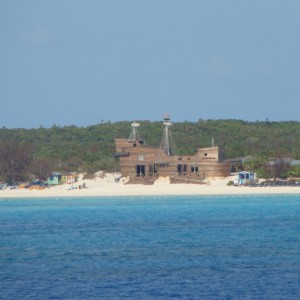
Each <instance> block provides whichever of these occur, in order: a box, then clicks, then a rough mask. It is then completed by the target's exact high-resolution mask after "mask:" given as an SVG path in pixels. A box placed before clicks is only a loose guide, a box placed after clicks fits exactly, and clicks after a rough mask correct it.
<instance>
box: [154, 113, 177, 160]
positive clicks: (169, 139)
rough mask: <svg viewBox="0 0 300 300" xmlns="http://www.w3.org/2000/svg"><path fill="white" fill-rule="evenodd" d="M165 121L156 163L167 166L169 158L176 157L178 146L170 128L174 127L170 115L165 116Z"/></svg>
mask: <svg viewBox="0 0 300 300" xmlns="http://www.w3.org/2000/svg"><path fill="white" fill-rule="evenodd" d="M163 120H164V123H163V124H164V130H163V136H162V140H161V143H160V147H159V152H158V156H157V158H156V163H157V164H162V165H166V164H167V163H168V156H172V155H176V145H175V142H174V140H173V136H172V133H171V128H170V127H171V126H172V123H171V122H170V120H171V118H170V115H169V114H167V113H165V114H164V115H163Z"/></svg>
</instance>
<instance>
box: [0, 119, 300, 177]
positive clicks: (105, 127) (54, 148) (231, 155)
mask: <svg viewBox="0 0 300 300" xmlns="http://www.w3.org/2000/svg"><path fill="white" fill-rule="evenodd" d="M137 122H139V123H140V127H139V132H140V135H141V136H142V138H143V139H144V141H145V143H146V144H147V145H149V146H153V147H158V146H159V144H160V140H161V137H162V133H163V123H162V122H151V121H138V120H137ZM130 131H131V122H129V121H122V122H115V123H112V122H103V123H101V124H96V125H93V126H87V127H77V126H64V127H61V126H59V125H53V126H52V127H51V128H44V127H39V128H35V129H34V128H33V129H22V128H17V129H8V128H5V127H2V128H1V129H0V181H3V182H8V183H12V182H20V181H25V180H31V179H32V178H38V179H41V180H43V179H46V178H47V177H48V176H49V175H50V174H51V173H52V172H53V171H56V172H86V173H90V174H93V173H94V172H96V171H99V170H103V171H110V172H115V171H118V170H119V165H118V161H117V160H116V158H115V157H114V156H113V154H114V152H115V145H114V138H115V137H119V138H127V137H129V134H130ZM171 132H172V135H173V138H174V140H175V143H176V146H177V151H178V154H182V155H192V154H193V153H194V152H195V151H196V149H197V148H200V147H207V146H211V143H212V138H213V139H214V144H215V145H224V146H225V149H226V155H227V159H232V160H234V159H238V158H244V157H248V158H249V159H248V160H246V161H245V162H244V163H242V164H236V165H235V166H234V168H235V171H237V170H243V169H247V168H248V169H249V168H251V169H253V170H254V171H256V172H258V174H259V175H260V176H264V177H272V176H275V175H278V176H280V177H284V176H300V170H299V167H294V168H291V167H290V166H288V165H286V164H284V163H283V158H285V157H289V158H293V159H296V160H299V159H300V122H294V121H287V122H269V121H264V122H259V121H257V122H246V121H242V120H203V119H199V120H198V121H197V122H188V121H185V122H175V123H173V126H172V127H171ZM272 159H273V160H274V159H277V161H278V162H279V163H278V170H279V171H278V170H274V168H273V170H270V169H268V168H267V167H266V163H267V162H268V161H270V160H272ZM274 172H275V173H274ZM274 174H275V175H274Z"/></svg>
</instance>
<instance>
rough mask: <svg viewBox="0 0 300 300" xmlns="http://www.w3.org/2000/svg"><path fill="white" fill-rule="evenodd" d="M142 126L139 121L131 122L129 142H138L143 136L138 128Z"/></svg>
mask: <svg viewBox="0 0 300 300" xmlns="http://www.w3.org/2000/svg"><path fill="white" fill-rule="evenodd" d="M139 126H140V124H139V123H136V122H135V121H134V122H133V123H131V132H130V135H129V138H128V141H129V142H136V141H140V140H141V136H140V133H139V130H138V127H139Z"/></svg>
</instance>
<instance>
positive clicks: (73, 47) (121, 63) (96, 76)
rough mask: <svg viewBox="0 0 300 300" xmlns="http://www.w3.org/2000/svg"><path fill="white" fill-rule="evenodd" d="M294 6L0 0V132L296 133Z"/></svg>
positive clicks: (289, 0)
mask: <svg viewBox="0 0 300 300" xmlns="http://www.w3.org/2000/svg"><path fill="white" fill-rule="evenodd" d="M299 11H300V1H299V0H285V1H284V0H251V1H250V0H249V1H248V0H218V1H217V0H51V1H50V0H26V1H24V0H1V1H0V127H6V128H38V127H40V126H42V127H51V126H53V125H58V126H71V125H75V126H89V125H95V124H99V123H102V122H108V121H110V122H118V121H123V120H126V121H134V120H150V121H160V120H162V116H163V114H164V113H169V114H170V116H171V120H172V121H174V122H183V121H191V122H195V121H198V120H199V119H239V120H245V121H250V122H252V121H253V122H255V121H265V120H266V119H268V120H269V121H290V120H292V121H300V82H299V79H300V50H299V49H300V36H299V34H300V18H299Z"/></svg>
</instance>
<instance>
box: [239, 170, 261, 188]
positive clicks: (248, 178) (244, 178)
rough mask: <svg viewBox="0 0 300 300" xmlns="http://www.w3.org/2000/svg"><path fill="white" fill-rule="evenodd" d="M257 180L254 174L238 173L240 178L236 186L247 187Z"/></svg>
mask: <svg viewBox="0 0 300 300" xmlns="http://www.w3.org/2000/svg"><path fill="white" fill-rule="evenodd" d="M254 180H256V175H255V173H254V172H247V171H241V172H239V173H238V177H237V179H236V180H235V182H234V184H235V185H245V184H248V183H250V182H253V181H254Z"/></svg>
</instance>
